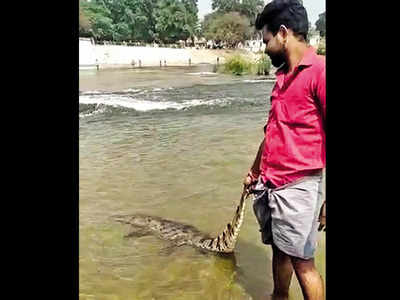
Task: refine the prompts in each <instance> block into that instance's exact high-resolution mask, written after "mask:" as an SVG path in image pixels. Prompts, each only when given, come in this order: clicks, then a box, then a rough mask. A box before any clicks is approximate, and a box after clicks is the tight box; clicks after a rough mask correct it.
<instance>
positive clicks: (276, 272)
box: [272, 245, 293, 300]
mask: <svg viewBox="0 0 400 300" xmlns="http://www.w3.org/2000/svg"><path fill="white" fill-rule="evenodd" d="M272 274H273V277H274V292H273V294H272V299H273V300H287V299H288V298H289V286H290V281H291V279H292V275H293V265H292V262H291V259H290V256H288V255H287V254H285V253H283V252H282V251H281V250H279V249H278V248H277V247H276V246H275V245H272Z"/></svg>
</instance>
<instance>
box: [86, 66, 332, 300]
mask: <svg viewBox="0 0 400 300" xmlns="http://www.w3.org/2000/svg"><path fill="white" fill-rule="evenodd" d="M212 68H213V67H212V66H206V65H205V66H198V67H182V68H167V69H162V70H161V69H159V68H146V69H145V68H143V69H135V70H100V71H97V70H95V71H81V72H80V74H79V76H80V87H79V89H80V91H81V92H80V95H79V111H80V112H79V197H80V199H79V293H80V299H264V298H263V295H265V294H268V293H271V291H272V287H273V283H272V273H271V255H272V252H271V249H270V247H269V246H264V245H263V244H262V243H261V242H260V236H259V231H258V226H257V223H256V220H255V217H254V215H253V212H252V208H251V202H250V201H249V202H248V205H247V207H246V212H245V219H244V223H243V226H242V229H241V232H240V235H239V239H238V242H237V246H236V247H237V248H236V251H235V254H234V255H232V256H228V257H221V256H217V255H214V254H204V253H200V252H199V251H197V250H196V249H193V248H191V247H189V246H182V247H178V248H173V247H172V248H171V247H170V245H169V244H168V242H166V241H162V240H159V239H157V238H156V237H153V236H142V237H136V238H130V239H125V238H124V237H123V236H124V235H125V234H127V233H128V232H129V228H128V227H125V226H124V225H121V224H118V223H114V222H112V221H111V220H110V216H111V215H114V214H134V213H143V214H149V215H156V216H160V217H163V218H166V219H171V220H174V221H178V222H183V223H187V224H190V225H193V226H195V227H197V228H198V229H199V230H201V231H203V232H205V233H209V234H211V235H213V234H215V233H217V232H219V231H220V230H221V229H222V228H223V227H224V225H225V224H226V222H228V221H230V220H231V218H232V216H233V212H234V208H235V207H236V204H237V202H238V200H239V198H240V194H241V189H242V179H243V176H244V174H245V173H246V171H247V170H248V168H249V166H250V164H251V163H252V161H253V159H254V156H255V154H256V151H257V148H258V145H259V143H260V141H261V139H262V137H263V132H262V127H263V125H264V124H265V122H266V118H267V113H268V110H269V101H268V99H269V95H270V92H271V89H272V87H273V84H274V82H273V81H271V80H256V79H255V78H252V77H231V76H227V75H217V74H212ZM320 235H321V236H320V242H319V245H318V249H317V253H316V264H317V268H318V270H319V271H320V272H321V274H322V275H323V278H324V280H325V234H324V233H321V234H320ZM290 296H291V298H290V299H302V296H301V291H300V288H299V285H298V283H297V281H296V279H295V278H293V281H292V285H291V290H290Z"/></svg>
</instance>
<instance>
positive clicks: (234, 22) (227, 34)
mask: <svg viewBox="0 0 400 300" xmlns="http://www.w3.org/2000/svg"><path fill="white" fill-rule="evenodd" d="M250 33H251V32H250V23H249V20H248V18H247V17H246V16H242V15H240V14H239V13H237V12H231V13H226V14H223V15H218V16H217V17H214V18H213V19H212V21H211V22H210V23H209V24H208V27H207V28H206V30H205V31H204V36H205V38H206V39H212V40H215V41H217V42H220V41H222V42H224V43H225V44H226V46H227V47H228V48H235V47H236V46H237V44H238V43H239V42H244V41H245V40H246V39H249V38H250Z"/></svg>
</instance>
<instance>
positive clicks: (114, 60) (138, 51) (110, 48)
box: [95, 45, 190, 66]
mask: <svg viewBox="0 0 400 300" xmlns="http://www.w3.org/2000/svg"><path fill="white" fill-rule="evenodd" d="M95 52H96V57H97V59H98V63H99V64H109V65H124V64H129V65H130V64H132V61H133V60H134V61H135V66H139V60H140V61H141V65H142V66H159V65H160V60H161V62H162V65H164V61H166V64H167V66H168V65H170V66H172V65H187V64H188V61H189V58H190V54H189V51H188V50H186V49H173V48H152V47H131V46H119V45H96V46H95Z"/></svg>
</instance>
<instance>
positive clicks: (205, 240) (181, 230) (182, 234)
mask: <svg viewBox="0 0 400 300" xmlns="http://www.w3.org/2000/svg"><path fill="white" fill-rule="evenodd" d="M248 195H249V194H248V193H247V190H246V189H244V190H243V193H242V196H241V198H240V201H239V205H238V206H237V208H236V211H235V214H234V216H233V219H232V221H231V222H229V223H228V224H227V225H226V226H225V228H224V230H223V231H222V232H221V233H220V234H219V235H217V236H216V237H214V238H213V237H210V236H209V235H207V234H204V233H202V232H201V231H199V230H198V229H197V228H195V227H194V226H191V225H187V224H183V223H179V222H175V221H171V220H166V219H163V218H160V217H157V216H149V215H142V214H136V215H125V216H121V215H119V216H113V218H114V220H115V221H117V222H120V223H123V224H128V225H131V226H132V229H133V231H132V232H131V233H130V234H128V235H127V236H126V237H130V236H141V235H148V234H153V235H155V236H157V237H159V238H161V239H163V240H168V241H171V242H173V243H174V244H175V245H177V246H182V245H190V246H193V247H196V248H200V249H204V250H208V251H212V252H218V253H232V252H233V251H234V249H235V245H236V242H237V238H238V235H239V231H240V227H241V225H242V223H243V218H244V210H245V206H246V204H245V199H246V198H247V197H248Z"/></svg>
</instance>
